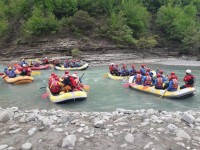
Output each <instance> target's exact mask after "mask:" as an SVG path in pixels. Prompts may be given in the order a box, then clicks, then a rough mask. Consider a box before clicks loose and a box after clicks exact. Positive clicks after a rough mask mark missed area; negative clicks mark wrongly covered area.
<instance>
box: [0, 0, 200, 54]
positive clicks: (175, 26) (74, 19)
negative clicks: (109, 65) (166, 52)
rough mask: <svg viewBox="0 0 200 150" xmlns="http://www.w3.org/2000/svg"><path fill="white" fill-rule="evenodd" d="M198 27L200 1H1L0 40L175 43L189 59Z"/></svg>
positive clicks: (133, 43) (199, 24)
mask: <svg viewBox="0 0 200 150" xmlns="http://www.w3.org/2000/svg"><path fill="white" fill-rule="evenodd" d="M199 26H200V0H148V1H147V0H95V1H94V0H0V41H8V40H11V41H15V40H17V39H19V38H24V39H26V38H33V37H39V36H49V35H51V34H63V33H70V34H73V35H74V36H77V37H82V36H90V37H92V38H105V39H107V40H112V41H114V42H116V43H118V44H128V45H135V46H136V47H137V43H139V41H144V43H154V44H153V45H152V46H156V45H155V43H157V45H159V46H165V45H168V44H169V43H170V44H172V43H175V44H176V45H177V46H178V47H180V49H181V51H180V52H181V53H183V54H188V53H195V51H196V49H198V48H199V44H198V43H199V41H200V40H199V38H200V36H199V35H200V29H199ZM194 32H195V34H191V33H194ZM189 39H193V41H192V42H191V41H190V40H189ZM145 40H146V41H145ZM148 40H151V41H150V42H149V41H148ZM152 40H153V41H154V42H152ZM195 41H196V42H195ZM152 46H151V45H150V46H149V45H148V46H146V47H152ZM144 47H145V46H144Z"/></svg>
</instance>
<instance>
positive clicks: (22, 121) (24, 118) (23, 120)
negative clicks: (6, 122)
mask: <svg viewBox="0 0 200 150" xmlns="http://www.w3.org/2000/svg"><path fill="white" fill-rule="evenodd" d="M19 122H21V123H25V122H26V115H23V117H21V119H20V120H19Z"/></svg>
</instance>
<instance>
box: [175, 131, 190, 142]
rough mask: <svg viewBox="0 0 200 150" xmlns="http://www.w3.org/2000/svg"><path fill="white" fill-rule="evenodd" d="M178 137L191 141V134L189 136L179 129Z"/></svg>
mask: <svg viewBox="0 0 200 150" xmlns="http://www.w3.org/2000/svg"><path fill="white" fill-rule="evenodd" d="M176 136H177V137H179V138H186V139H188V140H190V139H191V138H190V136H189V134H187V133H186V132H185V131H184V130H182V129H179V130H178V131H177V133H176Z"/></svg>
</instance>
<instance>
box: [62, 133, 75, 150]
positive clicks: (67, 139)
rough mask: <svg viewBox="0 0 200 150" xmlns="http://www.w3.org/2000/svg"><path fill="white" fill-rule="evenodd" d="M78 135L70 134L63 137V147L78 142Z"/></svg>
mask: <svg viewBox="0 0 200 150" xmlns="http://www.w3.org/2000/svg"><path fill="white" fill-rule="evenodd" d="M76 140H77V138H76V136H75V135H74V134H70V135H68V136H66V137H65V138H64V139H63V143H62V147H73V146H75V144H76Z"/></svg>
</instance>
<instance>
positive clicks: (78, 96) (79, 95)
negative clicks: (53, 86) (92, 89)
mask: <svg viewBox="0 0 200 150" xmlns="http://www.w3.org/2000/svg"><path fill="white" fill-rule="evenodd" d="M46 91H47V93H48V95H49V99H50V100H51V101H52V102H54V103H65V102H68V101H77V100H84V99H86V98H87V93H86V92H85V91H74V92H67V93H63V94H59V95H52V93H51V91H50V90H49V88H48V87H47V89H46Z"/></svg>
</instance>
